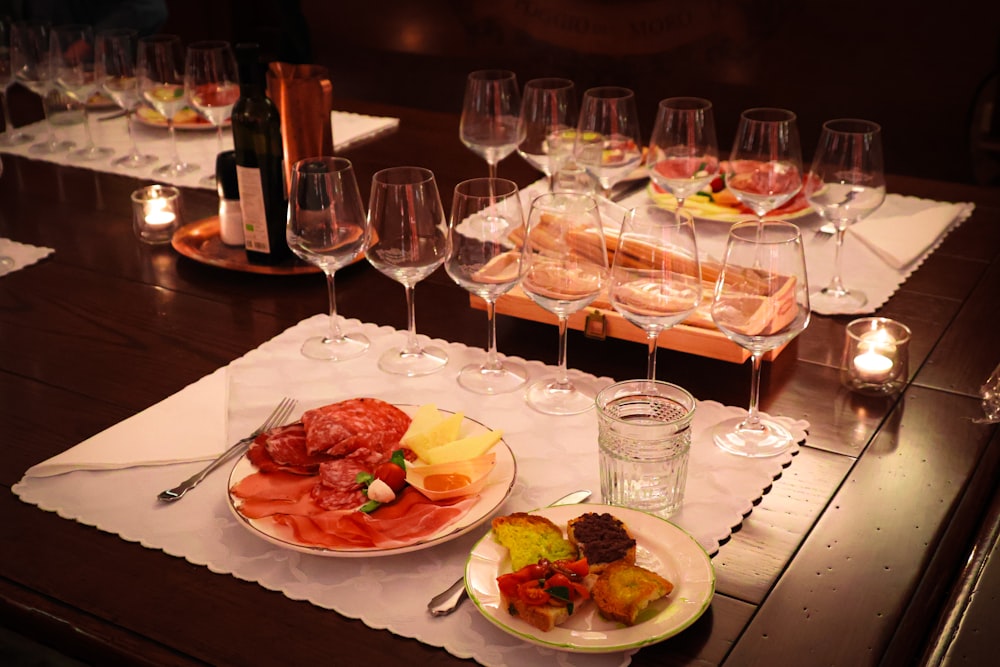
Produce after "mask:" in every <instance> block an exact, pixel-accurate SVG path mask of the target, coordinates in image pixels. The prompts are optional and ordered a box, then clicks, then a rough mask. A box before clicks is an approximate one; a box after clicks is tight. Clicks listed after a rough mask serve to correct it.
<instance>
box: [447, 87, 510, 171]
mask: <svg viewBox="0 0 1000 667" xmlns="http://www.w3.org/2000/svg"><path fill="white" fill-rule="evenodd" d="M520 108H521V92H520V90H519V89H518V87H517V76H516V75H515V74H514V73H513V72H509V71H507V70H501V69H485V70H478V71H476V72H472V73H471V74H469V76H468V78H467V79H466V82H465V100H464V102H463V104H462V117H461V119H460V121H459V127H458V132H459V136H460V138H461V139H462V143H463V144H465V145H466V146H468V147H469V148H470V149H471V150H472V152H473V153H476V154H477V155H481V156H482V157H483V159H485V160H486V164H487V165H489V174H490V178H496V175H497V164H498V163H499V162H500V160H502V159H504V158H505V157H507V156H508V155H510V154H511V153H513V152H514V149H515V148H517V145H518V144H519V143H521V139H523V135H522V134H521V128H520V127H519V125H518V122H517V115H518V112H519V111H520Z"/></svg>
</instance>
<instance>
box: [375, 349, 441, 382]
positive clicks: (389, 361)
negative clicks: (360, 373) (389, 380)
mask: <svg viewBox="0 0 1000 667" xmlns="http://www.w3.org/2000/svg"><path fill="white" fill-rule="evenodd" d="M447 363H448V353H447V352H445V351H444V350H443V349H441V348H440V347H435V346H430V347H422V348H420V350H419V351H418V352H407V351H406V350H404V349H403V348H400V347H394V348H391V349H389V350H387V351H386V352H385V353H384V354H383V355H382V357H381V358H380V359H379V360H378V367H379V368H381V369H382V370H383V371H385V372H386V373H392V374H393V375H406V376H409V377H414V376H417V375H430V374H431V373H435V372H437V371H439V370H441V369H442V368H444V367H445V364H447Z"/></svg>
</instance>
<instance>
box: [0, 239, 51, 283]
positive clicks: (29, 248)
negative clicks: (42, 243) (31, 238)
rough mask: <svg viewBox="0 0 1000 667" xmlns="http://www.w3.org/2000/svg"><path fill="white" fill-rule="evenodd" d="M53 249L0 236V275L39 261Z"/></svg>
mask: <svg viewBox="0 0 1000 667" xmlns="http://www.w3.org/2000/svg"><path fill="white" fill-rule="evenodd" d="M54 252H55V250H53V249H52V248H45V247H39V246H34V245H31V244H28V243H18V242H17V241H11V240H10V239H5V238H0V276H5V275H7V274H8V273H14V272H15V271H18V270H20V269H23V268H24V267H26V266H30V265H32V264H34V263H36V262H39V261H41V260H43V259H45V258H46V257H48V256H49V255H51V254H52V253H54Z"/></svg>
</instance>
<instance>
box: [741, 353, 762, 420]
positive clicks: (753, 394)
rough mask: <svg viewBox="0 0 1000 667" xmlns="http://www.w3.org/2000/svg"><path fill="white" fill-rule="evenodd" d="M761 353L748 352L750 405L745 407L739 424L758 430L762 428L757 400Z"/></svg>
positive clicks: (758, 397)
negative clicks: (744, 416) (745, 410)
mask: <svg viewBox="0 0 1000 667" xmlns="http://www.w3.org/2000/svg"><path fill="white" fill-rule="evenodd" d="M762 358H763V355H762V354H761V353H760V352H752V353H751V354H750V407H749V409H747V417H746V420H745V421H744V422H743V424H742V425H741V427H742V428H747V429H753V430H759V429H761V428H763V426H762V425H761V423H760V410H759V409H758V407H757V406H758V402H759V400H760V363H761V359H762Z"/></svg>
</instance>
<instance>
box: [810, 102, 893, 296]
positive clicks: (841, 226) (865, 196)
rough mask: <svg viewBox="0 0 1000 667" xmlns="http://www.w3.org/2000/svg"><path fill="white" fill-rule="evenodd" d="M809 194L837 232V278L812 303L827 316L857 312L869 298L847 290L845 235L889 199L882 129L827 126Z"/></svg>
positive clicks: (851, 122)
mask: <svg viewBox="0 0 1000 667" xmlns="http://www.w3.org/2000/svg"><path fill="white" fill-rule="evenodd" d="M805 195H806V199H807V200H808V201H809V204H810V205H811V206H812V208H813V209H814V210H815V211H816V212H817V213H818V214H819V215H820V217H822V218H823V219H824V220H826V221H828V222H829V223H831V224H832V225H833V226H834V228H835V229H836V247H835V250H834V269H833V274H832V276H831V278H830V282H829V283H828V284H827V285H826V287H823V288H822V289H820V290H818V291H816V292H814V293H813V294H812V297H811V298H812V303H813V304H814V305H815V306H818V307H822V308H823V310H824V311H827V312H857V311H858V309H860V308H861V307H862V306H864V305H865V304H866V303H867V302H868V297H867V296H866V295H865V294H864V292H861V291H860V290H857V289H853V290H852V289H848V288H847V287H846V286H845V285H844V281H843V278H842V276H841V274H842V261H841V259H842V252H843V245H844V234H845V232H846V231H847V228H848V227H849V226H850V225H853V224H854V223H856V222H858V221H859V220H862V219H864V218H865V217H867V216H868V215H870V214H871V213H872V212H873V211H875V210H876V209H877V208H878V207H879V206H881V205H882V202H883V201H884V200H885V174H884V167H883V157H882V130H881V127H879V125H878V124H877V123H873V122H871V121H867V120H860V119H853V118H841V119H837V120H830V121H827V122H825V123H823V129H822V131H821V132H820V138H819V146H818V147H817V149H816V153H815V155H814V157H813V162H812V166H811V167H810V169H809V174H808V176H807V178H806V183H805Z"/></svg>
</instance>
